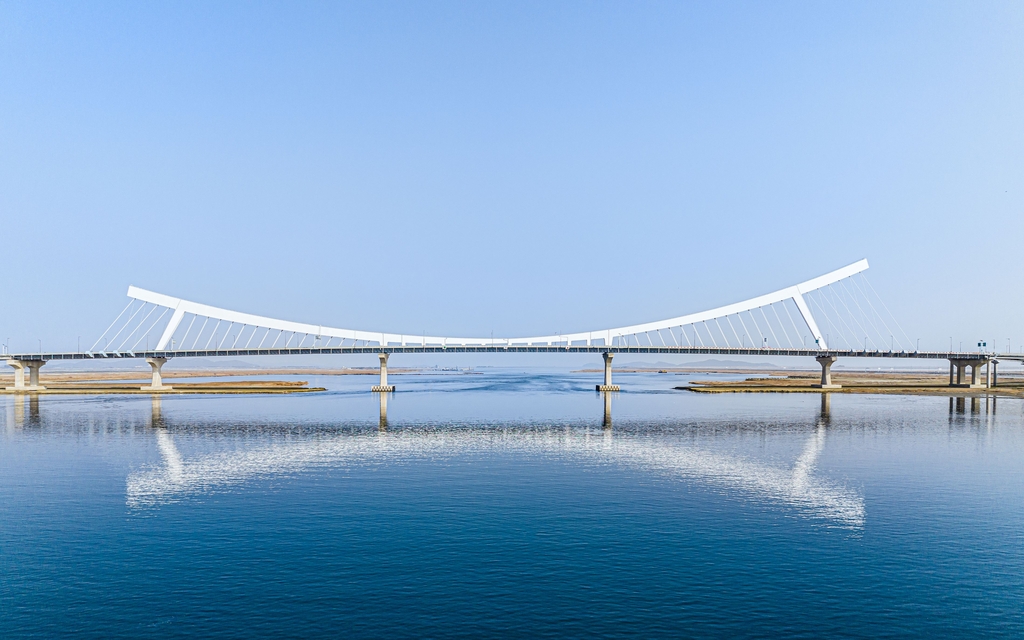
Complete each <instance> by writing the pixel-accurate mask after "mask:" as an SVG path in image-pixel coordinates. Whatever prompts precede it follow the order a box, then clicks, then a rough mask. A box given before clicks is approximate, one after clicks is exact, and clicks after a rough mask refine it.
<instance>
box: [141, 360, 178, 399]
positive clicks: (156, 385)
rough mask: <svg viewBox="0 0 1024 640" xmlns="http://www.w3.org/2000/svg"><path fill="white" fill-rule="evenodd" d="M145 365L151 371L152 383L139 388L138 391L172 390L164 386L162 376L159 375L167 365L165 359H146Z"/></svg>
mask: <svg viewBox="0 0 1024 640" xmlns="http://www.w3.org/2000/svg"><path fill="white" fill-rule="evenodd" d="M146 364H148V365H149V366H150V367H152V369H153V381H152V382H150V383H149V386H143V387H139V389H141V390H142V391H170V390H171V389H173V387H169V386H167V385H165V384H164V379H163V376H162V375H161V374H160V370H161V369H163V367H164V365H165V364H167V358H146Z"/></svg>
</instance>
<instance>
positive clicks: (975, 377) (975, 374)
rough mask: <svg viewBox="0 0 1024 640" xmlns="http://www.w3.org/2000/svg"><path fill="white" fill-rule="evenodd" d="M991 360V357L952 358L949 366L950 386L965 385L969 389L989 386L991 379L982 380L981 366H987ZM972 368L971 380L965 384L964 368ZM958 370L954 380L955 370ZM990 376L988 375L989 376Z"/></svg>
mask: <svg viewBox="0 0 1024 640" xmlns="http://www.w3.org/2000/svg"><path fill="white" fill-rule="evenodd" d="M990 362H991V359H990V358H950V360H949V367H950V369H949V370H950V374H949V386H951V387H965V388H967V389H984V388H985V387H986V386H989V383H990V382H991V380H990V379H989V380H986V382H984V383H983V382H982V381H981V368H982V367H985V366H987V365H988V364H989V363H990ZM967 367H970V368H971V381H970V382H968V383H966V384H964V370H965V369H966V368H967ZM954 370H955V371H956V382H954V381H953V378H954V376H953V371H954ZM987 377H988V376H986V378H987Z"/></svg>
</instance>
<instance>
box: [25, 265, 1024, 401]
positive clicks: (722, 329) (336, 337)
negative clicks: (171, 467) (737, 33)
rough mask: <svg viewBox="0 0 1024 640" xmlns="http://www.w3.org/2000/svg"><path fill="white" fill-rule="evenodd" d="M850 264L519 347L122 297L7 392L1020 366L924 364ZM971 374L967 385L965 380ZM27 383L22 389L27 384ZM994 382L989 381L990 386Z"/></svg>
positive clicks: (955, 357)
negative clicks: (427, 362)
mask: <svg viewBox="0 0 1024 640" xmlns="http://www.w3.org/2000/svg"><path fill="white" fill-rule="evenodd" d="M867 268H868V262H867V260H860V261H858V262H855V263H853V264H851V265H848V266H845V267H843V268H841V269H837V270H835V271H832V272H830V273H826V274H825V275H822V276H818V277H817V278H812V279H810V280H807V281H805V282H801V283H799V284H795V285H793V286H790V287H786V288H783V289H779V290H778V291H774V292H772V293H767V294H765V295H761V296H758V297H756V298H751V299H749V300H744V301H742V302H737V303H734V304H729V305H726V306H723V307H718V308H715V309H710V310H708V311H701V312H698V313H690V314H687V315H683V316H678V317H675V318H669V319H667V320H661V321H657V322H647V323H643V324H636V325H630V326H624V327H617V328H612V329H597V330H592V331H582V332H576V333H559V334H552V335H546V336H532V337H522V338H494V337H490V338H459V337H447V336H427V335H416V334H399V333H387V332H378V331H363V330H356V329H340V328H336V327H330V326H325V325H314V324H308V323H302V322H293V321H289V320H279V319H276V318H268V317H265V316H258V315H253V314H249V313H242V312H238V311H232V310H230V309H223V308H220V307H214V306H210V305H207V304H201V303H198V302H193V301H190V300H184V299H182V298H175V297H172V296H168V295H164V294H161V293H156V292H153V291H147V290H145V289H140V288H138V287H134V286H131V287H128V298H129V302H128V304H127V305H126V306H125V307H124V309H123V310H122V311H121V313H120V314H119V315H118V316H117V318H115V320H114V321H113V322H112V323H111V324H110V326H109V327H108V328H107V330H106V331H104V332H103V334H102V335H101V336H100V337H99V339H97V340H96V342H95V343H94V344H93V346H92V347H91V348H90V349H89V350H88V351H84V352H56V353H25V354H11V355H8V356H7V358H8V364H10V365H11V366H13V367H14V368H15V385H14V387H12V388H11V389H13V390H19V391H20V390H24V391H32V390H39V389H41V388H42V387H40V386H39V368H40V367H41V366H42V365H43V364H45V363H46V362H48V361H50V360H81V359H89V358H145V359H146V360H147V362H149V363H150V365H151V366H152V368H153V383H152V385H151V386H148V387H144V388H145V389H151V390H154V391H159V390H163V389H170V387H166V386H164V385H163V384H162V380H161V378H160V368H161V367H162V366H163V364H164V363H166V361H167V359H169V358H183V357H185V358H187V357H217V356H233V357H238V356H267V355H316V354H359V353H373V354H378V355H379V357H380V364H381V379H380V384H379V385H376V386H374V387H373V389H374V390H375V391H393V390H394V387H393V386H391V385H389V384H388V382H387V361H388V357H389V356H390V355H391V354H396V353H523V352H532V353H537V352H557V353H600V354H602V355H603V357H604V361H605V377H604V384H602V385H597V388H598V389H599V390H608V391H610V390H618V387H616V386H615V385H613V384H612V381H611V360H612V357H613V355H614V354H615V353H658V354H712V355H716V354H717V355H743V356H804V357H814V358H816V359H817V361H818V362H819V363H820V364H821V366H822V380H821V386H822V387H823V388H834V387H835V385H832V382H831V375H830V369H831V366H832V363H834V362H835V361H836V359H837V358H839V357H870V358H926V359H947V360H949V361H950V384H951V385H963V386H981V383H980V381H979V371H980V369H981V367H983V366H985V365H988V364H989V363H990V362H994V361H995V358H1002V359H1011V360H1012V359H1016V360H1020V359H1021V358H1022V356H1021V355H1020V354H1016V355H1014V354H1002V355H997V354H992V353H978V352H970V353H968V352H952V351H950V352H922V351H917V350H916V349H912V348H911V347H912V346H913V345H912V342H911V340H910V338H909V337H908V336H907V334H906V333H905V332H904V331H903V329H902V328H901V327H900V326H899V323H898V322H897V321H896V319H895V318H894V317H893V316H892V314H891V313H889V311H888V308H887V307H886V306H885V304H884V302H883V301H882V300H881V299H880V298H879V296H878V294H877V293H876V292H875V290H874V288H873V287H872V286H871V283H870V282H869V281H868V280H867V277H866V275H865V273H864V272H865V271H866V270H867ZM968 368H969V369H970V371H971V380H970V382H968V383H965V381H964V373H965V371H966V370H967V369H968ZM26 370H27V371H28V373H29V381H28V384H26V381H25V372H26ZM991 377H994V376H990V378H991Z"/></svg>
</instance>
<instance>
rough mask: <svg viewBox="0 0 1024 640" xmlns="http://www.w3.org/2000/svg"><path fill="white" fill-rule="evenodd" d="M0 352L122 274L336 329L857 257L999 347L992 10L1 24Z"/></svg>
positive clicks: (1011, 122) (466, 317)
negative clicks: (0, 263)
mask: <svg viewBox="0 0 1024 640" xmlns="http://www.w3.org/2000/svg"><path fill="white" fill-rule="evenodd" d="M0 234H2V238H3V245H4V248H5V252H4V264H5V268H4V274H5V277H4V278H3V280H2V283H0V286H2V292H0V293H2V298H3V304H2V305H0V339H2V340H4V341H6V340H7V339H8V338H10V341H11V343H12V348H13V350H15V351H25V350H29V349H31V350H35V349H36V348H37V341H38V340H42V343H43V348H44V349H47V350H49V349H73V348H75V347H76V339H77V337H78V336H82V341H83V342H90V343H91V339H94V338H95V337H96V336H98V335H99V334H100V333H101V332H102V331H103V329H104V328H105V327H106V326H107V324H108V323H109V322H110V321H111V320H112V319H113V317H114V316H115V315H116V314H117V313H118V311H120V310H121V308H122V307H123V306H124V304H125V302H126V298H125V295H124V294H125V289H126V288H127V286H128V285H129V284H135V285H137V286H141V287H144V288H148V289H153V290H157V291H161V292H165V293H169V294H171V295H175V296H180V297H185V298H189V299H194V300H198V301H201V302H207V303H211V304H216V305H219V306H225V307H229V308H236V309H239V310H243V311H249V312H254V313H260V314H264V315H270V316H278V317H284V318H288V319H294V320H302V321H308V322H315V323H322V324H332V325H334V326H344V327H351V328H359V329H369V330H387V331H396V332H406V333H420V332H426V333H435V334H446V335H466V334H469V335H485V336H486V335H489V334H490V332H492V331H493V332H494V335H496V336H500V335H524V334H538V333H553V332H559V331H575V330H588V329H596V328H601V327H606V326H615V325H621V324H628V323H635V322H642V321H647V320H654V319H659V318H663V317H670V316H674V315H679V314H682V313H685V312H689V311H696V310H700V309H703V308H708V307H712V306H715V305H719V304H724V303H728V302H733V301H736V300H740V299H743V298H747V297H750V296H753V295H756V294H759V293H763V292H766V291H768V290H773V289H776V288H779V287H781V286H785V285H788V284H792V283H794V282H797V281H800V280H804V279H807V278H810V277H812V276H815V275H818V274H820V273H823V272H826V271H829V270H832V269H834V268H837V267H839V266H842V265H845V264H848V263H850V262H853V261H855V260H857V259H860V258H862V257H866V258H868V259H869V260H870V261H871V264H872V268H871V270H870V271H869V272H868V276H869V278H870V280H871V282H872V283H873V284H874V286H875V288H876V289H877V290H878V292H879V293H880V294H881V296H882V297H883V298H884V299H885V300H886V302H887V303H888V305H889V307H890V308H891V309H892V311H893V313H894V314H895V316H896V317H897V318H898V319H899V321H900V323H901V324H902V325H903V328H904V329H905V330H906V332H907V333H908V334H909V335H910V336H911V337H913V338H917V337H920V338H921V346H922V348H936V349H938V348H946V347H948V344H949V340H950V337H951V336H952V337H953V338H954V340H955V341H961V340H962V341H965V343H971V342H974V341H976V340H977V339H978V338H988V339H990V340H996V341H999V342H1000V344H1003V345H1005V344H1006V340H1007V338H1009V339H1011V341H1012V343H1013V348H1014V349H1017V348H1018V347H1019V345H1020V344H1024V290H1022V286H1021V284H1022V275H1024V254H1022V251H1021V246H1022V245H1021V241H1022V240H1024V4H1021V3H1012V2H1007V3H985V2H970V3H967V2H964V3H942V2H928V3H912V2H901V3H891V2H879V3H846V4H841V3H812V2H807V3H711V2H708V3H655V2H648V3H589V2H588V3H552V2H537V3H507V4H500V3H475V4H474V3H440V2H439V3H414V2H409V3H364V4H341V3H301V4H300V3H283V2H282V3H226V2H225V3H201V2H196V3H187V2H173V3H159V2H151V3H134V2H124V3H100V2H92V3H45V2H28V3H18V2H0Z"/></svg>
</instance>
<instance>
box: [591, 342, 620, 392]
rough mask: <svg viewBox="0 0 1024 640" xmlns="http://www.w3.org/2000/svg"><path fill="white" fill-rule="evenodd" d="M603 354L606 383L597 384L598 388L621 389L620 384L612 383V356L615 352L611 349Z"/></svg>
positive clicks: (600, 389) (601, 389) (606, 389)
mask: <svg viewBox="0 0 1024 640" xmlns="http://www.w3.org/2000/svg"><path fill="white" fill-rule="evenodd" d="M601 355H602V356H604V384H599V385H597V386H596V388H597V390H598V391H620V389H619V385H617V384H612V358H613V357H615V354H614V353H611V352H610V351H605V352H604V353H602V354H601Z"/></svg>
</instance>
